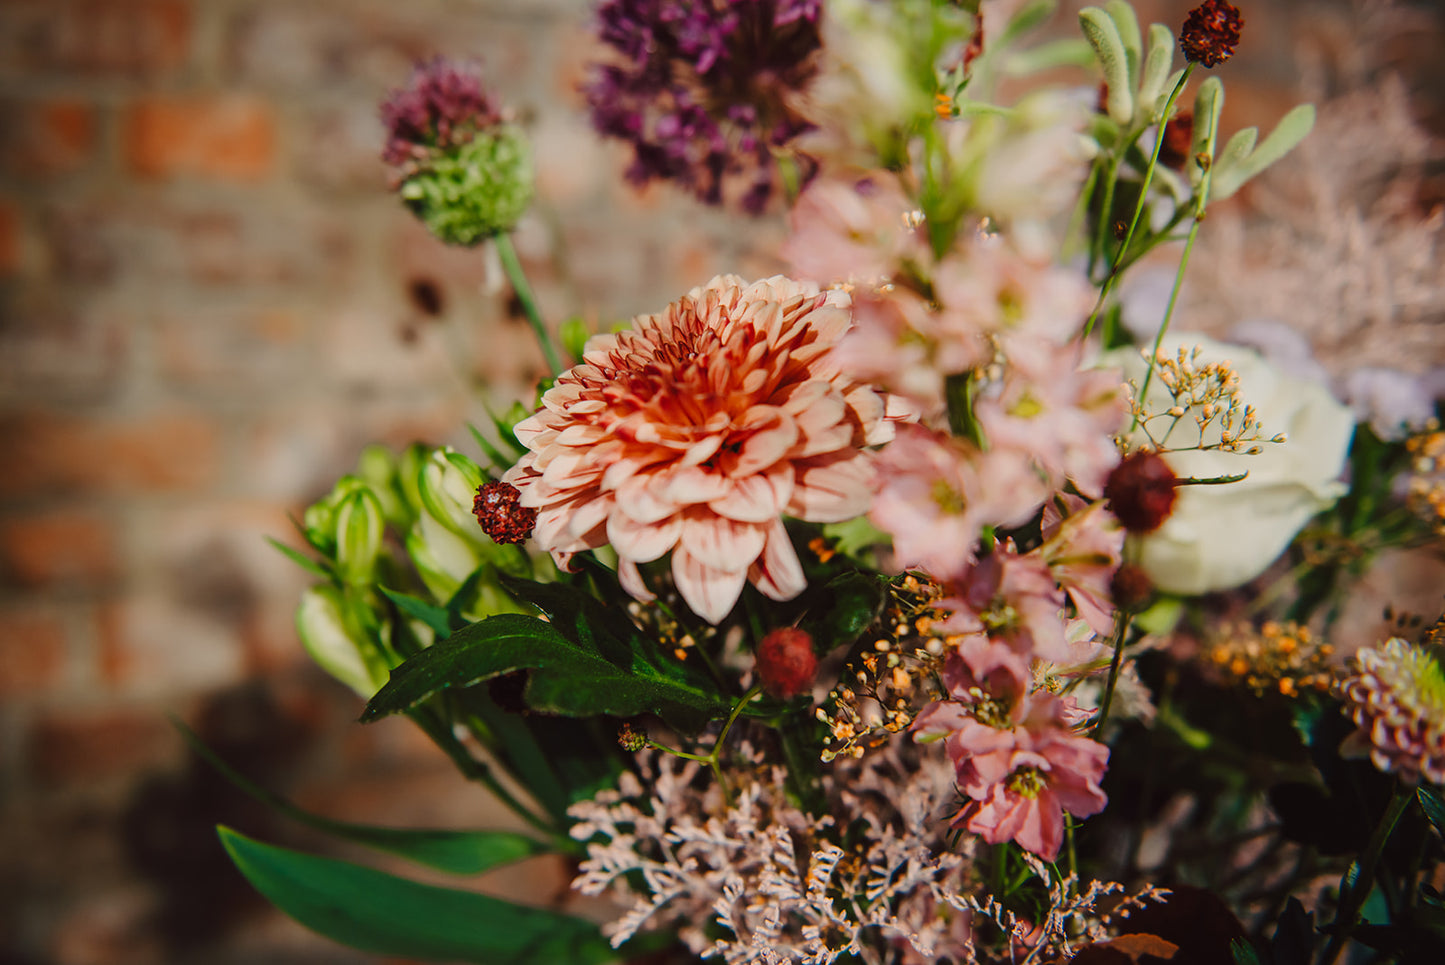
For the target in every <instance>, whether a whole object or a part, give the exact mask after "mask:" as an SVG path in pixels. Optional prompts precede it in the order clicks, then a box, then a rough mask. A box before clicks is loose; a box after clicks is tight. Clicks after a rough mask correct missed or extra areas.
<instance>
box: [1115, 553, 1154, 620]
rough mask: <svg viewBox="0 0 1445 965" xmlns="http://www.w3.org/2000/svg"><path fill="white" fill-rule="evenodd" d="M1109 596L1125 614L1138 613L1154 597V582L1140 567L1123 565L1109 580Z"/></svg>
mask: <svg viewBox="0 0 1445 965" xmlns="http://www.w3.org/2000/svg"><path fill="white" fill-rule="evenodd" d="M1109 596H1110V597H1112V598H1113V600H1114V605H1115V606H1117V607H1118V608H1119V609H1121V610H1123V611H1124V612H1125V613H1138V612H1139V611H1141V610H1143V609H1144V608H1145V607H1146V606H1148V605H1149V601H1150V599H1152V598H1153V596H1154V581H1153V580H1151V579H1149V574H1148V573H1145V572H1144V568H1143V567H1142V566H1138V565H1136V564H1134V563H1125V564H1124V565H1122V566H1120V567H1119V568H1118V569H1117V570H1115V571H1114V575H1113V576H1112V577H1110V578H1109Z"/></svg>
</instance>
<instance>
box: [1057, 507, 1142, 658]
mask: <svg viewBox="0 0 1445 965" xmlns="http://www.w3.org/2000/svg"><path fill="white" fill-rule="evenodd" d="M1060 503H1062V504H1063V508H1064V509H1067V510H1068V511H1069V515H1068V516H1067V517H1065V516H1063V515H1062V514H1061V512H1060V507H1059V504H1060ZM1043 537H1044V542H1043V545H1042V546H1040V547H1039V549H1038V552H1039V555H1040V556H1042V557H1043V558H1044V561H1045V562H1046V563H1047V564H1048V567H1049V572H1051V573H1052V574H1053V576H1054V579H1055V580H1057V581H1058V583H1059V585H1060V586H1061V587H1063V588H1064V591H1065V592H1066V593H1068V594H1069V599H1070V600H1072V601H1073V602H1074V610H1075V611H1076V612H1077V613H1078V615H1079V617H1080V618H1081V619H1082V620H1084V621H1085V622H1086V623H1087V624H1088V625H1089V628H1090V629H1092V630H1093V631H1094V632H1095V633H1099V634H1106V633H1109V632H1110V631H1111V630H1113V628H1114V604H1113V596H1112V593H1111V592H1110V588H1109V583H1110V580H1111V579H1113V576H1114V571H1115V570H1117V569H1118V568H1119V562H1120V560H1121V558H1122V553H1123V551H1124V527H1122V526H1120V525H1119V521H1118V520H1117V519H1115V518H1114V516H1113V514H1112V513H1109V512H1108V511H1106V510H1105V509H1104V503H1103V502H1102V501H1101V502H1096V503H1085V502H1084V500H1082V499H1080V498H1079V497H1078V496H1072V495H1068V494H1064V493H1061V494H1059V495H1058V496H1056V497H1055V498H1054V499H1052V500H1050V501H1049V502H1047V503H1045V504H1044V519H1043Z"/></svg>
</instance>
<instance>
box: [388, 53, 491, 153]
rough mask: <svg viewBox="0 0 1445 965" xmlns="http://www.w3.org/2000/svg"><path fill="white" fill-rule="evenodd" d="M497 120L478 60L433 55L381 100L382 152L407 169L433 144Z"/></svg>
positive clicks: (456, 139) (463, 138) (451, 141)
mask: <svg viewBox="0 0 1445 965" xmlns="http://www.w3.org/2000/svg"><path fill="white" fill-rule="evenodd" d="M501 120H502V115H501V111H500V110H498V108H497V106H496V104H495V103H494V102H493V101H492V99H491V97H489V96H488V95H487V92H486V91H485V90H484V89H483V88H482V74H481V68H480V67H479V66H478V65H477V64H476V63H474V62H471V61H457V60H448V59H446V58H444V57H436V58H433V59H432V60H429V61H426V62H425V63H421V64H418V65H417V66H416V68H415V69H413V70H412V74H411V80H410V81H409V82H408V83H407V86H406V87H404V88H401V89H399V90H394V91H392V92H391V94H390V95H389V96H388V97H387V99H386V100H385V101H383V102H382V105H381V122H382V124H383V125H384V126H385V127H386V147H385V148H384V149H383V151H382V155H381V157H382V160H383V161H385V162H386V163H387V164H390V165H392V166H393V167H397V168H406V167H407V166H408V165H409V163H410V162H414V161H416V160H418V159H419V158H424V157H426V156H427V155H428V154H430V153H431V152H432V151H434V150H436V149H439V148H440V149H445V148H449V147H455V146H457V145H458V144H463V143H465V142H467V141H470V140H471V139H472V137H473V136H474V135H475V134H476V132H477V131H479V130H484V129H486V128H488V127H492V126H494V125H495V124H497V123H499V122H500V121H501Z"/></svg>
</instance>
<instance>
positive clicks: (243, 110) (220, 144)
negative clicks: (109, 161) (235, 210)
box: [122, 95, 276, 181]
mask: <svg viewBox="0 0 1445 965" xmlns="http://www.w3.org/2000/svg"><path fill="white" fill-rule="evenodd" d="M122 136H123V139H124V144H125V157H126V161H127V163H128V164H129V165H130V169H131V171H132V172H134V173H135V174H137V175H139V176H141V177H147V178H172V177H198V178H207V179H214V180H225V181H256V180H260V179H261V178H264V177H266V176H267V175H268V174H270V173H271V171H272V169H273V167H274V164H275V157H276V118H275V114H274V112H273V111H272V110H271V107H270V105H269V104H267V103H266V102H265V101H262V100H259V99H257V98H254V97H246V96H242V95H219V96H214V97H152V98H146V99H143V100H139V101H137V102H135V103H134V104H132V105H131V107H130V109H129V110H128V111H127V112H126V115H125V118H124V127H123V135H122Z"/></svg>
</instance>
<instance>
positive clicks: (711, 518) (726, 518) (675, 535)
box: [505, 275, 892, 623]
mask: <svg viewBox="0 0 1445 965" xmlns="http://www.w3.org/2000/svg"><path fill="white" fill-rule="evenodd" d="M849 309H850V303H849V299H848V296H847V295H846V294H845V293H843V292H839V291H828V292H820V291H818V289H817V288H816V287H815V286H813V285H808V284H804V283H801V282H796V281H792V280H790V279H787V278H784V277H782V276H777V277H774V278H769V279H766V280H764V281H759V282H754V283H752V284H749V283H747V282H744V281H743V280H742V279H740V278H738V277H736V276H733V275H724V276H720V277H718V278H714V279H713V280H712V281H710V282H708V283H707V284H706V285H704V286H703V287H701V288H696V289H693V290H692V291H691V292H689V293H688V294H687V295H685V296H683V297H682V298H681V299H679V300H678V301H676V302H673V303H672V304H671V305H669V306H668V307H667V308H666V309H665V310H664V311H662V312H661V313H659V314H656V315H643V316H639V317H638V318H637V319H635V320H634V322H633V326H632V329H631V330H629V331H623V332H619V333H617V334H613V335H598V336H594V337H593V338H592V339H591V340H590V341H588V343H587V350H586V352H585V353H584V354H583V359H582V362H581V364H579V365H577V366H575V367H573V368H572V369H570V370H568V371H567V372H564V373H563V374H562V375H561V376H559V377H558V379H557V382H556V384H555V385H554V386H553V387H552V388H551V389H549V390H547V392H546V394H545V395H543V397H542V407H541V408H540V409H539V410H538V411H537V413H536V414H534V415H533V416H532V417H531V418H529V419H527V420H525V421H523V422H522V423H520V424H519V425H518V426H517V429H516V432H517V438H518V439H520V440H521V442H522V443H523V444H524V445H526V446H527V447H528V448H529V449H530V450H531V451H530V452H529V453H527V454H526V455H524V456H523V457H522V459H521V461H520V462H518V463H517V465H516V466H515V467H513V468H512V469H511V470H509V471H508V472H507V474H506V477H505V479H506V481H507V482H509V483H512V484H513V485H514V486H516V487H517V488H518V489H520V490H521V491H522V497H521V503H522V505H523V506H528V507H532V508H534V509H536V510H537V512H538V515H537V526H536V529H535V530H534V531H533V536H534V538H535V539H536V540H537V542H538V543H539V544H540V545H541V546H542V547H543V548H544V549H547V550H549V551H551V553H552V555H553V557H554V558H555V559H556V560H557V562H558V563H559V565H563V566H565V565H566V563H567V561H568V558H569V557H570V556H571V554H573V553H576V552H579V551H581V550H585V549H591V548H594V547H597V546H601V545H603V544H604V543H611V544H612V547H613V549H615V550H616V551H617V555H618V557H619V573H620V576H621V578H622V581H623V585H624V586H625V587H626V588H627V590H628V592H630V593H632V594H633V596H636V597H638V598H640V599H646V598H648V597H649V593H648V590H647V588H646V586H645V585H644V583H643V580H642V576H641V574H640V573H639V572H638V569H637V566H638V564H639V563H647V562H650V561H652V560H656V559H660V558H661V557H662V556H663V555H664V554H666V553H667V552H668V551H671V552H672V575H673V581H674V583H675V584H676V586H677V589H678V592H679V593H680V594H681V595H682V598H683V599H684V600H685V601H687V605H688V606H690V607H691V608H692V610H693V612H695V613H697V614H698V616H700V617H702V618H703V619H705V620H707V621H709V622H711V623H716V622H718V621H719V620H721V619H722V618H723V617H725V616H727V614H728V611H729V610H731V609H732V607H733V604H734V603H736V602H737V598H738V595H739V594H740V593H741V592H742V588H743V583H744V582H745V581H748V580H751V581H752V583H753V584H754V585H755V586H757V588H758V589H759V590H761V591H762V592H763V593H764V594H766V595H767V596H769V597H771V598H773V599H775V600H787V599H791V598H792V597H794V596H796V595H797V594H798V593H800V592H802V590H803V587H804V585H805V581H804V578H803V570H802V566H801V564H800V563H799V561H798V557H797V555H796V553H795V552H794V551H793V546H792V543H791V542H789V540H788V534H787V531H786V530H785V529H784V527H783V522H782V518H781V516H782V514H784V513H786V514H788V515H790V516H795V517H797V518H799V519H804V520H808V521H811V522H836V521H839V520H844V519H851V518H852V517H855V516H858V515H860V514H862V513H863V512H865V511H867V509H868V505H869V501H870V499H871V497H872V492H873V485H872V483H873V470H872V465H871V463H870V457H869V454H868V453H867V451H866V450H865V448H864V447H865V446H868V445H873V444H876V443H881V442H886V441H887V440H888V438H889V436H890V434H891V431H892V424H891V423H889V422H886V421H885V420H884V406H885V403H884V400H883V398H882V397H880V396H879V395H878V393H876V392H874V391H873V390H872V389H871V388H869V387H868V386H866V385H864V384H861V383H858V382H855V381H853V380H852V379H850V378H847V377H845V376H844V375H843V374H842V372H841V371H840V369H839V368H838V367H837V365H836V364H835V362H834V361H833V359H832V358H831V352H830V350H831V349H832V347H833V345H834V344H835V343H837V341H838V340H839V339H840V338H841V337H842V336H843V333H844V332H846V331H847V330H848V328H849V325H850V324H851V321H850V310H849Z"/></svg>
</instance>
